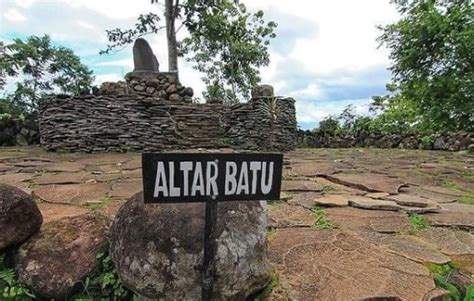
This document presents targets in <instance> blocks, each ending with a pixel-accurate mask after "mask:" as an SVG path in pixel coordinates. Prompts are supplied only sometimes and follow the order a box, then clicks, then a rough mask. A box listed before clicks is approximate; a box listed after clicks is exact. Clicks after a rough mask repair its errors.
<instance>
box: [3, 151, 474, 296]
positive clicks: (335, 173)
mask: <svg viewBox="0 0 474 301" xmlns="http://www.w3.org/2000/svg"><path fill="white" fill-rule="evenodd" d="M285 158H286V159H285V169H284V182H283V187H282V190H283V193H282V198H281V200H280V201H277V202H271V203H270V204H269V205H268V212H269V232H268V239H269V250H268V252H269V259H270V261H271V263H272V265H273V267H274V269H275V275H276V276H275V278H276V279H278V281H274V282H275V283H274V284H275V287H274V289H273V291H272V292H271V294H270V295H269V296H267V298H268V299H269V300H436V297H442V296H443V295H445V294H446V293H445V292H443V291H442V290H440V289H438V288H436V285H435V283H434V281H433V275H432V274H431V272H432V271H433V268H432V267H433V265H445V264H448V263H449V264H450V265H451V266H453V267H455V270H456V273H458V274H459V275H461V276H460V277H461V278H462V279H464V281H467V283H469V282H473V276H474V236H473V234H472V233H473V231H474V157H473V156H469V155H463V154H458V153H448V152H432V151H417V150H398V149H299V150H297V151H294V152H291V153H288V154H287V155H286V157H285ZM0 183H5V184H10V185H13V186H16V187H19V188H21V189H23V190H25V191H26V192H28V193H32V194H33V196H34V197H35V199H36V201H37V202H38V205H39V208H40V210H41V212H42V213H43V215H44V219H45V222H48V221H52V220H56V219H59V218H62V217H65V216H75V215H80V214H83V213H85V212H87V211H99V212H102V213H105V214H107V215H109V216H114V215H115V214H116V212H117V210H118V208H120V206H121V205H122V204H123V203H124V201H125V199H127V198H128V197H130V196H131V195H133V194H134V193H135V192H137V191H140V190H141V159H140V155H139V154H134V153H126V154H119V153H111V154H63V153H46V152H44V151H43V150H41V149H40V148H27V149H25V148H3V149H0ZM430 271H431V272H430Z"/></svg>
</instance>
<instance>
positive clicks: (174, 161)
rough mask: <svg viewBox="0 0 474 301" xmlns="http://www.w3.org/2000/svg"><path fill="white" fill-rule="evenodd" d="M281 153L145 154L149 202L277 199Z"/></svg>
mask: <svg viewBox="0 0 474 301" xmlns="http://www.w3.org/2000/svg"><path fill="white" fill-rule="evenodd" d="M282 161H283V156H282V155H281V154H186V153H179V154H178V153H176V154H143V156H142V169H143V186H144V199H145V202H146V203H171V202H173V203H175V202H193V201H195V202H203V201H211V200H215V201H232V200H235V201H237V200H276V199H279V197H280V188H281V173H282V164H283V162H282Z"/></svg>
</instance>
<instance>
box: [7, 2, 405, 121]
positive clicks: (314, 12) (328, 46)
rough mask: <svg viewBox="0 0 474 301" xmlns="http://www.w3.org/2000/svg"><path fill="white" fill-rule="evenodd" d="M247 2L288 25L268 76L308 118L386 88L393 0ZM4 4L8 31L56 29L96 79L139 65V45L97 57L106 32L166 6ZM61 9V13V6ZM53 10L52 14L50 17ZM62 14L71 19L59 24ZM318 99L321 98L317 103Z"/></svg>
mask: <svg viewBox="0 0 474 301" xmlns="http://www.w3.org/2000/svg"><path fill="white" fill-rule="evenodd" d="M242 1H243V2H244V3H245V4H246V5H247V6H248V8H249V10H250V11H255V10H257V9H258V10H260V9H261V10H263V11H264V12H268V13H267V14H266V16H265V18H266V19H267V20H269V19H270V18H274V19H273V20H274V21H276V22H277V23H280V29H281V31H280V32H279V31H278V28H277V29H276V34H277V38H276V40H275V41H274V43H272V44H271V47H270V58H271V62H270V65H269V66H267V67H265V68H262V70H261V76H262V82H263V83H268V84H271V85H273V86H274V88H275V93H276V94H278V95H282V94H283V95H286V96H292V97H294V98H295V99H296V100H297V116H298V120H299V121H300V122H315V121H318V120H320V119H322V118H324V117H325V116H327V115H330V114H338V113H340V111H342V109H343V108H344V107H345V106H347V105H348V104H349V103H350V101H354V103H356V104H357V107H356V109H358V110H359V109H360V110H361V111H364V110H365V107H363V106H364V105H365V104H366V103H368V102H369V98H370V96H372V95H370V94H369V93H373V92H372V91H374V89H375V88H374V87H379V86H380V87H381V88H380V89H383V87H384V84H385V81H386V80H387V79H386V78H385V77H386V76H387V73H384V72H379V71H380V70H382V71H383V69H384V68H386V67H387V66H388V63H389V61H388V53H387V50H386V49H384V48H381V49H377V46H378V44H377V42H376V37H377V36H378V35H379V32H378V31H377V29H376V25H379V24H382V25H383V24H388V23H392V22H393V21H394V20H396V19H397V18H398V14H397V12H396V10H395V8H394V6H392V5H391V4H390V0H358V1H354V0H325V1H321V0H319V1H318V0H292V1H288V0H258V1H255V0H242ZM0 2H2V3H1V4H4V3H5V2H6V3H5V4H6V5H4V6H5V7H3V8H2V12H5V13H3V17H4V19H5V20H8V21H10V22H17V23H16V24H15V25H17V26H16V27H15V31H14V30H13V28H12V27H13V26H11V25H10V26H8V27H10V28H8V27H6V26H2V29H1V30H0V34H1V35H2V36H4V37H9V38H10V35H11V33H13V32H14V33H20V34H26V35H30V34H43V33H48V34H50V35H51V36H52V38H53V40H54V41H56V40H57V41H58V42H60V43H61V42H65V44H66V45H67V46H68V47H70V48H73V49H74V50H75V52H76V53H78V54H79V55H81V56H82V58H83V59H85V61H86V62H87V63H88V64H89V65H91V66H92V67H95V68H96V70H97V72H99V73H98V75H97V76H96V77H97V79H96V82H102V81H106V80H107V81H109V80H121V79H122V74H123V73H127V72H129V71H131V70H132V69H133V58H132V48H131V47H127V48H126V49H125V50H122V53H123V54H125V56H124V55H122V54H118V55H115V56H112V58H111V57H105V56H104V57H102V56H98V55H97V53H98V51H99V49H103V48H105V45H106V44H107V41H106V40H105V33H104V31H105V30H106V29H111V28H115V27H121V28H129V27H131V26H133V24H134V23H135V20H136V17H137V16H138V15H139V14H140V13H147V12H150V11H152V12H155V13H157V14H159V15H161V14H162V7H160V6H159V5H151V4H150V1H149V0H136V1H117V0H100V1H99V0H48V1H40V0H10V1H5V0H0ZM55 7H58V10H59V11H56V10H54V8H55ZM52 8H53V9H52ZM49 12H51V16H49V17H48V15H47V14H48V13H49ZM35 13H37V14H36V15H35ZM56 14H61V15H64V16H66V17H65V18H64V20H60V22H59V21H58V19H57V18H55V17H56ZM35 16H36V18H35ZM20 21H22V22H21V23H20ZM299 21H302V22H299ZM0 23H1V22H0ZM2 25H3V24H2ZM5 28H8V29H5ZM10 31H11V32H10ZM164 33H165V32H164V31H162V32H160V33H159V34H158V35H152V36H148V37H146V39H147V40H148V42H149V43H150V45H151V47H152V48H153V50H154V52H155V55H156V56H157V58H158V61H159V63H160V70H162V71H166V70H168V63H167V47H166V38H165V36H164ZM183 35H186V32H185V31H181V32H180V35H179V37H180V38H181V37H182V36H183ZM124 57H126V58H125V59H122V58H124ZM106 60H108V61H106ZM179 67H180V79H181V81H182V83H183V84H184V85H186V86H191V87H193V89H194V91H195V95H196V96H201V92H202V91H203V90H204V84H203V82H202V80H201V77H202V76H203V74H200V73H199V72H197V71H196V70H194V69H192V68H191V65H190V64H189V63H187V62H185V61H183V60H180V61H179ZM101 73H105V74H101ZM352 87H353V88H354V89H352ZM364 87H370V89H366V90H367V91H369V92H366V93H367V94H368V95H366V94H364V93H365V92H364V91H365V90H364ZM356 93H357V95H356ZM346 98H347V99H346ZM350 98H354V99H355V100H351V99H350ZM310 99H318V101H317V102H310V101H309V100H310ZM341 99H344V100H341Z"/></svg>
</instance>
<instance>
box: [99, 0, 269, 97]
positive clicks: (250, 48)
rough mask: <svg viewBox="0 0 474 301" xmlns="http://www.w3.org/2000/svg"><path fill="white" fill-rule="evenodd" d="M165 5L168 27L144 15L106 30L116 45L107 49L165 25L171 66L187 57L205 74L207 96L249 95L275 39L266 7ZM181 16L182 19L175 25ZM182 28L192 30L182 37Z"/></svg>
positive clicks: (221, 0) (186, 0) (189, 0)
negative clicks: (251, 9) (252, 9)
mask: <svg viewBox="0 0 474 301" xmlns="http://www.w3.org/2000/svg"><path fill="white" fill-rule="evenodd" d="M151 2H152V3H158V4H160V3H159V1H156V0H152V1H151ZM164 4H165V5H164V17H165V25H164V26H160V24H159V22H160V18H159V16H158V15H156V14H153V13H150V14H148V15H141V16H140V17H139V19H138V22H137V24H135V28H133V29H128V30H122V29H119V28H116V29H113V30H109V31H107V37H108V39H109V41H110V42H111V44H109V45H108V46H107V49H106V50H104V51H102V53H108V52H110V51H112V50H114V49H116V48H119V47H122V46H124V45H126V44H128V43H131V42H133V40H134V39H135V38H137V37H141V36H143V35H146V34H150V33H157V32H158V31H159V30H161V29H166V31H167V42H168V62H169V66H170V67H169V68H170V70H171V71H177V70H178V65H177V58H178V56H184V57H185V59H186V60H187V61H189V62H192V63H193V68H195V69H196V70H199V71H201V72H202V73H203V74H204V75H205V76H204V77H203V81H204V82H205V83H206V86H207V91H206V92H205V93H204V97H205V98H208V99H212V98H218V99H223V100H224V101H225V102H226V103H235V102H237V101H238V99H239V97H245V98H248V97H249V92H250V90H251V88H252V87H253V86H255V85H256V84H257V83H258V82H259V81H260V76H259V68H260V67H262V66H266V65H268V64H269V62H270V60H269V53H268V46H269V44H270V40H271V39H273V38H275V33H274V29H275V28H276V26H277V24H276V23H275V22H272V21H270V22H265V20H264V18H263V16H264V14H263V12H262V11H258V12H256V13H254V14H251V13H248V12H247V9H246V7H245V5H243V4H242V3H239V1H238V0H183V1H181V2H180V1H178V0H174V2H173V1H172V0H165V3H164ZM177 21H180V22H181V24H180V25H179V26H178V27H177V28H176V26H175V23H176V22H177ZM183 27H184V28H186V30H187V31H188V33H189V35H188V36H187V37H186V38H184V39H182V40H181V41H177V40H176V33H177V32H178V31H179V30H180V29H181V28H183Z"/></svg>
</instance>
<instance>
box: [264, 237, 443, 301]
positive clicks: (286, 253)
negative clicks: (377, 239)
mask: <svg viewBox="0 0 474 301" xmlns="http://www.w3.org/2000/svg"><path fill="white" fill-rule="evenodd" d="M368 255H370V256H368ZM269 259H270V261H271V262H272V264H273V266H274V267H275V269H276V271H277V273H278V275H279V277H280V279H281V280H282V281H283V282H284V283H286V284H287V285H288V287H287V289H288V290H289V294H290V296H291V297H292V299H294V300H422V299H423V298H424V297H425V295H427V294H428V293H429V292H430V291H431V290H433V289H434V288H435V284H434V282H433V280H432V278H431V276H430V274H429V272H428V270H427V269H426V268H425V267H424V266H423V265H421V264H419V263H415V262H413V261H411V260H409V259H406V258H404V257H402V256H398V255H395V254H391V253H389V252H386V251H385V250H384V249H383V248H380V247H378V246H376V245H374V244H371V243H370V242H368V241H365V240H362V239H360V238H358V237H356V236H352V235H348V234H345V233H343V232H340V231H338V230H327V231H326V230H325V231H318V230H314V229H308V228H304V229H278V230H277V231H276V233H275V234H273V235H272V236H271V238H270V242H269Z"/></svg>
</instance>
